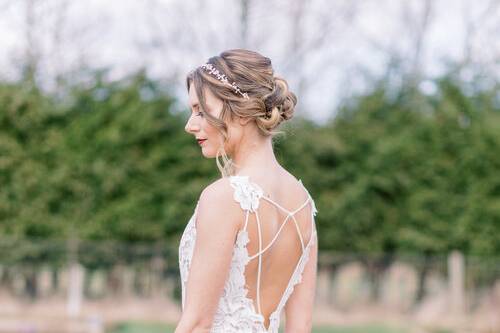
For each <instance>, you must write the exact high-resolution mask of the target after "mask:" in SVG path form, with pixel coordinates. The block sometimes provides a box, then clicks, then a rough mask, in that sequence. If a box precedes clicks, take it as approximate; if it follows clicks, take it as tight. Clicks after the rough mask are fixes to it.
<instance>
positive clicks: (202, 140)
mask: <svg viewBox="0 0 500 333" xmlns="http://www.w3.org/2000/svg"><path fill="white" fill-rule="evenodd" d="M196 141H198V144H200V145H201V144H203V142H205V141H207V139H196Z"/></svg>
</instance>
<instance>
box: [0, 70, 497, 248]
mask: <svg viewBox="0 0 500 333" xmlns="http://www.w3.org/2000/svg"><path fill="white" fill-rule="evenodd" d="M435 84H436V92H435V93H433V94H432V95H424V94H422V93H420V92H419V90H418V89H415V88H413V87H411V86H409V87H403V88H401V89H398V91H394V89H389V88H388V85H387V84H385V83H384V82H381V83H379V84H377V85H376V86H375V88H374V89H373V90H372V91H371V92H369V93H366V94H365V95H362V96H355V97H353V98H352V99H351V100H349V101H347V102H346V103H345V104H344V105H343V106H342V107H341V108H340V110H339V111H338V113H337V114H336V117H335V118H334V119H332V120H331V121H329V122H327V123H325V124H323V125H318V124H315V123H313V122H311V121H308V120H306V119H302V118H299V117H297V118H296V119H294V120H293V121H292V122H291V123H290V124H288V125H286V126H285V128H284V130H285V131H286V133H287V134H286V136H285V137H277V138H276V140H275V149H276V153H277V156H278V159H279V160H280V161H281V162H282V164H283V165H284V166H285V167H286V168H287V169H289V170H290V171H291V172H292V173H293V174H295V175H297V177H298V178H300V179H302V181H303V182H304V184H305V185H306V187H307V188H308V189H309V191H310V193H311V195H312V196H313V198H314V199H315V201H316V205H317V208H318V210H319V213H318V215H317V226H318V230H319V231H320V232H319V237H320V247H321V248H322V249H329V250H338V251H349V252H358V251H359V252H373V253H379V252H384V253H398V252H421V253H426V254H429V255H432V254H443V253H448V252H449V251H450V250H451V249H460V250H462V251H463V252H464V253H466V254H477V255H500V240H499V237H498V235H499V234H500V172H498V171H499V170H500V153H499V152H500V112H499V94H498V90H497V89H496V88H494V89H493V88H492V89H489V90H487V89H482V90H470V89H465V88H464V87H462V86H461V85H460V82H458V81H457V80H456V79H454V78H453V77H451V76H446V77H443V78H441V79H440V80H437V81H436V82H435ZM174 102H175V101H174V100H173V99H172V98H171V97H169V95H168V93H166V90H165V89H164V87H162V86H161V85H160V84H159V83H158V82H155V81H152V80H150V79H149V78H148V77H147V76H146V75H145V74H144V72H139V73H136V74H134V75H132V76H130V77H127V78H125V79H122V80H119V81H110V80H109V79H107V78H106V75H105V74H103V73H96V74H95V78H94V80H93V83H92V84H80V85H78V86H75V87H73V88H72V89H71V91H70V93H69V95H68V96H67V97H65V98H64V99H63V100H62V101H61V100H58V99H56V98H54V97H52V96H49V95H47V94H44V93H42V92H41V91H40V90H37V89H36V88H30V89H29V88H26V85H23V84H22V83H17V84H8V83H0V128H1V130H0V184H1V187H0V233H1V234H3V235H6V236H8V237H9V238H13V239H23V238H45V239H51V238H59V239H60V238H65V237H77V238H80V239H84V240H103V239H104V240H116V241H125V242H132V243H133V242H136V243H144V242H164V243H165V242H166V243H170V244H173V243H177V242H178V240H179V237H180V233H181V232H182V230H183V228H184V226H185V224H186V222H187V220H188V219H189V217H190V215H191V214H192V212H193V209H194V205H195V202H196V200H197V197H198V196H199V194H200V192H201V190H202V189H203V187H204V186H206V185H208V184H209V183H210V182H212V181H213V180H215V179H216V178H217V177H219V175H218V170H217V168H216V166H215V162H214V160H206V159H204V158H203V157H202V155H201V154H200V152H199V147H198V146H197V144H196V142H195V141H194V139H193V137H192V136H190V135H187V134H186V133H185V132H184V124H185V121H186V119H187V113H184V114H183V113H178V112H175V111H174V107H173V105H174ZM19 255H22V254H19Z"/></svg>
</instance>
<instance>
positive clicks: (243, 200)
mask: <svg viewBox="0 0 500 333" xmlns="http://www.w3.org/2000/svg"><path fill="white" fill-rule="evenodd" d="M230 183H231V186H232V187H233V188H234V189H235V192H234V199H235V200H236V201H237V202H239V203H240V206H241V208H242V209H243V210H244V211H245V224H244V227H243V230H246V229H247V226H248V219H249V215H250V214H251V213H254V214H255V219H256V222H257V233H258V237H259V251H258V252H257V253H256V254H254V255H252V256H250V257H249V260H252V259H254V258H257V257H258V259H259V261H258V270H257V311H258V313H259V314H261V306H260V280H261V279H260V277H261V270H262V254H263V253H264V252H265V251H267V250H268V249H269V248H271V246H272V245H273V244H274V242H275V241H276V239H277V238H278V236H279V234H280V233H281V230H283V227H284V226H285V225H286V223H287V222H288V221H289V220H290V219H291V220H292V221H293V222H294V224H295V228H296V230H297V233H298V235H299V239H300V244H301V248H302V255H301V258H300V259H299V263H300V262H301V261H302V260H304V259H303V256H304V253H305V252H306V245H304V239H303V237H302V233H301V231H300V228H299V225H298V222H297V219H296V218H295V214H296V213H298V212H299V211H301V210H302V209H304V207H306V206H307V205H308V203H309V202H310V203H311V205H312V210H311V230H312V231H314V216H315V215H316V212H317V210H316V206H315V205H314V200H313V199H312V197H311V195H310V194H309V192H308V191H307V189H306V188H305V186H304V185H303V184H302V181H301V180H299V183H300V184H301V186H302V188H303V189H304V190H305V192H306V194H307V200H306V201H305V202H304V203H303V204H302V205H300V206H299V207H298V208H297V209H295V210H293V211H289V210H287V209H286V208H284V207H282V206H281V205H280V204H278V203H277V202H275V201H274V200H271V199H270V198H267V197H265V196H264V192H263V190H262V189H261V188H260V187H259V186H258V185H257V184H254V183H251V182H250V181H249V178H248V176H231V181H230ZM260 199H264V200H266V201H268V202H270V203H271V204H273V205H274V206H276V207H277V208H279V209H281V210H282V211H284V212H285V213H286V214H287V215H286V218H285V220H284V221H283V223H282V224H281V226H280V228H279V229H278V232H276V234H275V235H274V237H273V239H272V240H271V241H270V242H269V244H268V245H267V246H266V247H265V248H264V249H263V248H262V231H261V224H260V217H259V213H258V211H257V209H258V207H259V204H260ZM314 236H315V235H314V234H313V232H311V238H310V240H309V244H310V243H311V241H312V239H313V237H314ZM298 266H299V265H298ZM296 270H297V268H296ZM296 270H295V271H294V273H293V275H292V278H291V279H290V282H291V281H292V280H293V277H294V276H295V275H296V274H297V271H296ZM300 274H301V272H300ZM290 282H289V285H288V286H287V290H288V289H289V288H290ZM286 294H287V292H286V291H285V294H284V295H283V296H282V298H281V300H280V303H279V304H278V309H277V310H280V306H282V305H281V304H282V303H283V301H284V298H285V296H286ZM285 301H286V300H285Z"/></svg>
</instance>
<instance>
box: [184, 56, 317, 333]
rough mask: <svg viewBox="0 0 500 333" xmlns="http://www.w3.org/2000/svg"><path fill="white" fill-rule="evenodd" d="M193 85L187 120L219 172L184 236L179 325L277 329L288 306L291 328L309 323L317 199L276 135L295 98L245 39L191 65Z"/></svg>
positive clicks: (189, 82) (223, 329) (306, 329)
mask: <svg viewBox="0 0 500 333" xmlns="http://www.w3.org/2000/svg"><path fill="white" fill-rule="evenodd" d="M187 89H188V93H189V104H190V107H191V116H190V118H189V120H188V121H187V124H186V127H185V129H186V131H187V132H188V133H190V134H192V135H193V136H194V137H195V139H196V140H197V141H198V144H199V145H200V147H201V153H202V154H203V156H204V157H206V158H215V159H216V162H217V166H218V167H219V170H220V171H221V174H222V177H221V178H220V179H218V180H216V181H215V182H213V183H212V184H210V185H208V186H207V187H206V188H205V189H204V190H203V191H202V193H201V195H200V198H199V200H198V203H197V205H196V208H195V210H194V214H193V216H192V217H191V219H190V220H189V222H188V224H187V226H186V229H185V230H184V233H183V235H182V238H181V242H180V246H179V265H180V272H181V281H182V316H181V319H180V321H179V323H178V326H177V328H176V331H175V332H176V333H184V332H224V333H231V332H278V328H279V325H280V316H281V313H282V310H283V309H285V311H284V313H285V315H286V325H285V331H286V332H294V333H297V332H310V331H311V326H312V308H313V303H314V294H315V281H316V265H317V241H316V240H317V236H316V228H315V223H314V216H315V215H316V209H315V206H314V201H313V200H312V198H311V196H310V195H309V193H308V192H307V190H306V189H305V187H304V186H303V185H302V182H301V181H300V180H299V181H298V180H297V179H296V178H295V177H294V176H292V175H291V174H290V173H289V172H288V171H286V170H285V169H284V168H283V167H282V166H281V165H280V164H279V163H278V161H277V160H276V157H275V155H274V152H273V145H272V137H273V135H275V134H277V133H278V132H277V131H275V129H276V127H277V126H278V125H279V124H280V123H281V122H283V121H284V120H288V119H290V118H291V117H292V115H293V111H294V107H295V105H296V103H297V98H296V97H295V95H294V94H293V93H292V92H291V91H289V89H288V85H287V83H286V81H285V80H284V79H282V78H280V77H277V76H274V71H273V68H272V64H271V60H270V59H269V58H266V57H264V56H262V55H260V54H259V53H257V52H253V51H249V50H243V49H235V50H228V51H225V52H223V53H221V54H220V55H219V56H215V57H212V58H210V59H209V60H208V62H207V63H206V64H203V65H201V66H200V67H198V68H196V69H195V70H193V71H192V72H190V73H189V74H188V77H187ZM220 159H222V161H220Z"/></svg>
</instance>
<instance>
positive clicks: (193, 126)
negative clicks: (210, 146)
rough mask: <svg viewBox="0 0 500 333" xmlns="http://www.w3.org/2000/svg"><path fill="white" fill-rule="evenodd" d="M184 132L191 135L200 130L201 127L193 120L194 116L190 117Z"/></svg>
mask: <svg viewBox="0 0 500 333" xmlns="http://www.w3.org/2000/svg"><path fill="white" fill-rule="evenodd" d="M184 130H185V131H186V132H187V133H190V134H192V133H194V132H197V131H199V130H200V126H199V125H198V124H197V123H196V121H194V120H193V116H191V117H189V119H188V121H187V122H186V126H184Z"/></svg>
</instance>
